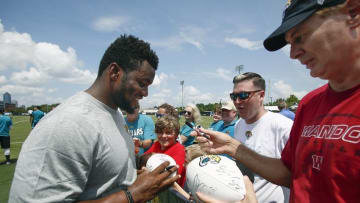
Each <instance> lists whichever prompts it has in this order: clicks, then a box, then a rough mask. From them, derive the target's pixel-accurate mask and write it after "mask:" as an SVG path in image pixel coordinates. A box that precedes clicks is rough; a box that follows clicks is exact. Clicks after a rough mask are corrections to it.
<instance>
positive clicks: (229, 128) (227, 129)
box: [216, 119, 238, 138]
mask: <svg viewBox="0 0 360 203" xmlns="http://www.w3.org/2000/svg"><path fill="white" fill-rule="evenodd" d="M237 121H238V120H237V119H235V120H233V121H231V123H230V124H228V125H225V123H224V121H222V123H221V125H219V127H218V128H217V129H216V131H219V132H223V133H226V134H228V135H230V136H231V137H232V138H233V137H234V128H235V124H236V122H237Z"/></svg>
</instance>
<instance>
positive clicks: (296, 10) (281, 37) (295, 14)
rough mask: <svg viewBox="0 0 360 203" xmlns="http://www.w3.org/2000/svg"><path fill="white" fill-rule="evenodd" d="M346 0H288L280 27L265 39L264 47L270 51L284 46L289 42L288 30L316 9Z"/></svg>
mask: <svg viewBox="0 0 360 203" xmlns="http://www.w3.org/2000/svg"><path fill="white" fill-rule="evenodd" d="M345 1H346V0H288V2H287V4H286V9H285V11H284V17H283V20H282V23H281V25H280V27H279V28H278V29H276V30H275V31H274V32H273V33H272V34H271V35H270V36H269V37H267V38H266V39H265V41H264V47H265V48H266V49H267V50H268V51H276V50H279V49H281V48H283V47H284V46H285V45H286V44H287V42H286V41H285V33H286V32H287V31H289V30H290V29H291V28H293V27H295V26H296V25H298V24H300V23H302V22H304V21H305V20H306V19H308V18H309V17H310V16H312V15H313V14H314V13H315V12H316V11H318V10H321V9H323V8H327V7H332V6H336V5H338V4H341V3H344V2H345Z"/></svg>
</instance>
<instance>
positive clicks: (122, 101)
mask: <svg viewBox="0 0 360 203" xmlns="http://www.w3.org/2000/svg"><path fill="white" fill-rule="evenodd" d="M126 84H127V76H126V74H125V75H124V76H123V78H122V81H121V86H120V90H119V91H116V93H115V94H114V95H113V101H114V102H115V104H116V105H117V106H118V107H119V108H120V109H121V110H124V111H126V112H127V113H130V114H133V113H135V109H136V106H133V105H132V104H131V103H132V101H131V100H130V99H129V98H128V97H127V95H129V94H130V93H131V92H134V91H133V89H131V88H127V87H126Z"/></svg>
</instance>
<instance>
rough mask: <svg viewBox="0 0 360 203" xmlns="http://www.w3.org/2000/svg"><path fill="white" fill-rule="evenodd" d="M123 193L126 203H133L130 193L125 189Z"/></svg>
mask: <svg viewBox="0 0 360 203" xmlns="http://www.w3.org/2000/svg"><path fill="white" fill-rule="evenodd" d="M124 192H125V195H126V199H127V200H128V202H129V203H134V199H133V197H132V195H131V193H130V191H129V190H128V188H125V190H124Z"/></svg>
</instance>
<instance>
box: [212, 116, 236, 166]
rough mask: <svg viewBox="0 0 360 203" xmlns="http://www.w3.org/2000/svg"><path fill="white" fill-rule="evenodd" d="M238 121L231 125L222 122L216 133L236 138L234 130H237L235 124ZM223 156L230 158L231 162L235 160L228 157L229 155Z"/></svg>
mask: <svg viewBox="0 0 360 203" xmlns="http://www.w3.org/2000/svg"><path fill="white" fill-rule="evenodd" d="M237 121H238V120H237V119H235V120H233V121H232V122H231V123H230V124H228V125H225V123H224V121H223V120H222V122H221V125H219V126H218V128H217V129H216V131H218V132H222V133H226V134H228V135H230V136H231V137H232V138H234V129H235V124H236V122H237ZM219 122H220V121H219ZM221 155H223V156H226V157H227V158H229V159H231V160H232V159H233V158H232V157H231V156H230V155H227V154H221Z"/></svg>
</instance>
